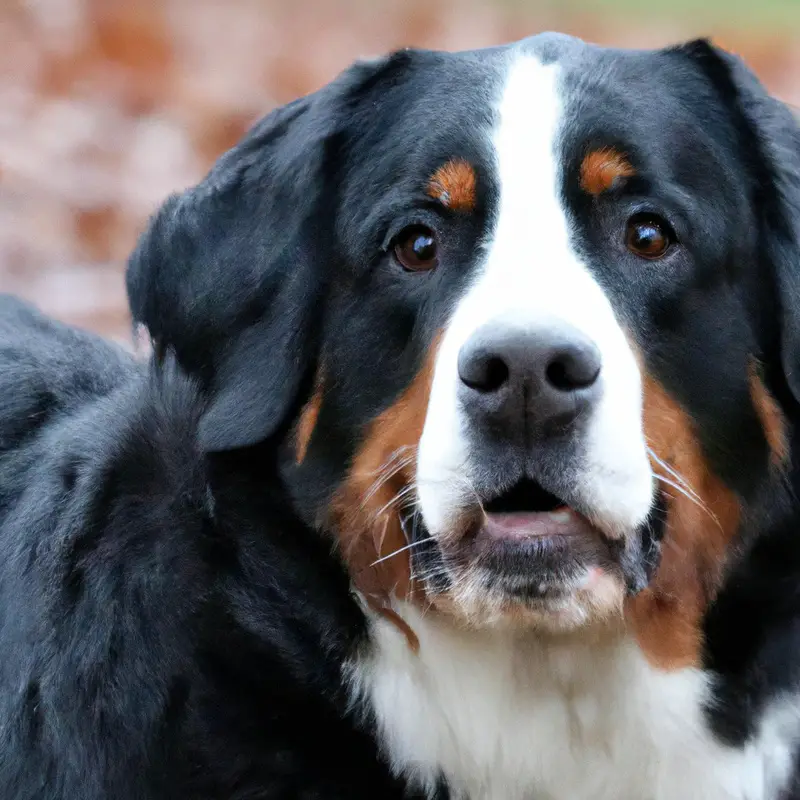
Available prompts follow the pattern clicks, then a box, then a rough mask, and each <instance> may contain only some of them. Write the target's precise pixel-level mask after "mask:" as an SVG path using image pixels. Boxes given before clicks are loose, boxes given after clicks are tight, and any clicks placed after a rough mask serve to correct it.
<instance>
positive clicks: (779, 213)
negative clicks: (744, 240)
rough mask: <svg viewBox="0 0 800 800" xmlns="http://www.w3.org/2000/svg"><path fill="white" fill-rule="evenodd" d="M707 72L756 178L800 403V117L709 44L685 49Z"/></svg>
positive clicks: (787, 361) (764, 243) (786, 357)
mask: <svg viewBox="0 0 800 800" xmlns="http://www.w3.org/2000/svg"><path fill="white" fill-rule="evenodd" d="M680 50H682V51H684V52H685V53H687V54H688V55H689V56H690V57H691V58H693V59H694V60H695V61H696V62H697V63H698V64H699V65H700V66H701V68H702V69H703V70H704V71H705V73H706V75H707V76H708V77H709V79H710V80H711V81H712V83H713V84H714V85H715V87H716V88H717V91H718V92H720V94H721V95H722V96H723V97H724V98H725V99H726V100H727V101H728V103H729V105H730V107H731V110H732V111H733V113H734V114H735V115H737V116H738V119H737V120H736V122H737V123H738V124H737V127H738V128H739V130H740V131H741V136H742V141H741V144H742V150H743V152H744V154H745V157H746V158H748V159H749V163H748V165H747V166H748V167H749V169H750V170H751V172H752V174H753V175H754V178H755V182H754V188H753V191H754V195H755V201H756V206H757V208H758V209H759V211H760V213H761V219H760V223H761V238H760V244H759V246H760V247H761V248H762V252H761V253H760V255H761V256H763V257H764V258H765V259H766V260H767V262H768V263H769V264H770V265H771V267H772V269H773V270H774V275H775V280H776V283H777V290H778V303H779V309H778V312H779V315H780V331H781V362H782V366H783V372H784V375H785V377H786V382H787V384H788V386H789V389H790V390H791V392H792V394H793V395H794V398H795V399H796V400H798V401H800V124H799V123H798V118H797V115H796V113H794V112H792V111H791V110H790V109H789V107H788V106H786V105H785V104H784V103H782V102H780V101H779V100H777V99H776V98H774V97H771V96H770V95H769V94H768V93H767V91H766V89H765V88H764V86H763V85H762V84H761V83H760V81H759V80H758V79H757V78H756V76H755V75H754V74H753V73H752V72H751V71H750V70H749V69H748V68H747V66H746V65H745V64H744V62H743V61H742V60H741V59H740V58H738V57H737V56H735V55H732V54H730V53H727V52H725V51H723V50H720V49H719V48H716V47H714V46H713V45H711V44H710V43H709V42H707V41H705V40H700V41H696V42H691V43H690V44H688V45H685V46H684V47H682V48H680Z"/></svg>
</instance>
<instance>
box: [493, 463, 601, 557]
mask: <svg viewBox="0 0 800 800" xmlns="http://www.w3.org/2000/svg"><path fill="white" fill-rule="evenodd" d="M483 510H484V512H485V517H484V521H483V526H482V533H483V534H484V535H485V536H488V537H490V538H492V539H496V540H506V541H509V540H525V539H532V538H542V537H552V536H574V535H578V534H583V535H586V534H587V533H589V532H590V531H593V528H592V526H591V525H590V523H589V521H588V520H587V519H586V518H585V517H583V516H582V515H580V514H578V513H577V512H576V511H574V510H573V509H572V508H570V507H569V506H568V505H567V504H566V503H565V502H564V501H563V500H562V499H561V498H560V497H558V496H557V495H554V494H553V493H552V492H549V491H548V490H547V489H545V488H544V487H543V486H542V485H541V484H540V483H539V482H538V481H535V480H533V479H532V478H523V479H522V480H520V481H517V483H515V484H514V485H513V486H512V487H511V488H510V489H508V490H506V491H504V492H502V493H501V494H499V495H497V496H496V497H493V498H491V499H490V500H488V501H486V502H485V503H484V504H483Z"/></svg>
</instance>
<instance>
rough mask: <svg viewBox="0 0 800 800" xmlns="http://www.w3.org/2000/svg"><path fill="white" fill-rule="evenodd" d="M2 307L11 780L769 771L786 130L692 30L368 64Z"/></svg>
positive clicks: (140, 785)
mask: <svg viewBox="0 0 800 800" xmlns="http://www.w3.org/2000/svg"><path fill="white" fill-rule="evenodd" d="M128 290H129V296H130V300H131V305H132V309H133V313H134V317H135V319H136V320H137V321H138V322H141V323H143V324H144V325H145V326H146V327H147V329H148V331H149V333H150V335H151V337H152V340H153V343H154V353H155V355H154V356H153V358H152V360H151V363H149V364H147V365H144V364H140V363H136V362H134V361H133V360H132V359H131V358H129V357H128V356H127V355H125V354H123V353H121V352H118V351H117V350H116V349H114V348H113V347H112V346H111V345H108V344H105V343H103V342H102V341H99V340H98V339H96V338H94V337H92V336H90V335H88V334H84V333H80V332H78V331H75V330H71V329H68V328H66V327H64V326H62V325H60V324H57V323H55V322H51V321H49V320H47V319H45V318H44V317H42V316H41V315H39V314H38V313H37V312H35V311H34V310H32V309H30V308H28V307H26V306H24V305H22V304H20V303H18V302H17V301H15V300H12V299H10V298H7V299H4V300H3V301H2V303H1V304H0V648H2V656H1V657H0V797H2V798H3V800H101V798H102V800H166V799H167V798H169V800H178V799H180V800H201V799H202V800H234V798H236V800H245V799H247V800H255V799H256V798H262V799H265V798H298V799H299V798H303V799H304V800H311V799H312V798H317V799H322V798H325V800H345V799H346V800H356V799H357V798H363V799H364V800H367V799H368V800H377V799H378V798H380V799H381V800H384V799H391V798H401V797H415V798H427V799H430V798H452V799H453V800H459V799H462V798H464V799H468V800H779V798H780V800H785V799H786V798H792V797H800V789H798V788H793V787H794V786H795V781H796V777H795V776H796V774H797V769H796V762H797V756H798V750H800V501H798V499H797V497H796V496H795V492H794V489H795V486H796V484H797V483H798V481H797V477H798V475H800V471H798V469H796V468H795V466H794V464H795V463H796V461H797V458H796V457H797V454H798V446H797V444H798V439H797V436H796V434H795V426H794V424H793V423H794V422H795V420H796V419H797V418H798V416H800V414H799V413H798V398H799V397H800V128H798V125H797V124H796V122H795V121H794V120H793V118H792V116H791V114H790V113H789V111H788V110H787V109H786V108H785V107H784V106H783V105H782V104H780V103H779V102H778V101H776V100H774V99H772V98H770V97H769V96H768V94H767V93H766V92H765V91H764V89H763V88H762V87H761V85H760V84H759V83H758V82H757V81H756V79H755V78H754V77H753V76H752V75H751V74H750V73H749V72H748V71H747V69H746V68H745V67H744V66H743V65H742V64H741V63H740V62H739V61H738V60H737V59H736V58H734V57H733V56H730V55H728V54H726V53H723V52H721V51H719V50H717V49H716V48H714V47H713V46H711V45H710V44H708V43H707V42H704V41H699V42H693V43H690V44H687V45H684V46H679V47H675V48H671V49H666V50H658V51H635V52H633V51H620V50H607V49H601V48H598V47H594V46H590V45H587V44H584V43H582V42H579V41H577V40H574V39H570V38H567V37H564V36H557V35H550V34H548V35H542V36H538V37H535V38H532V39H528V40H525V41H523V42H520V43H516V44H512V45H509V46H506V47H499V48H493V49H488V50H482V51H476V52H465V53H438V52H427V51H424V52H423V51H403V52H399V53H396V54H394V55H392V56H390V57H387V58H385V59H381V60H376V61H370V62H363V63H358V64H356V65H355V66H353V67H352V68H351V69H350V70H348V71H347V72H345V73H344V74H343V75H342V76H340V77H339V78H338V79H337V80H335V81H334V82H333V83H331V84H330V85H328V86H326V87H325V88H323V89H322V90H320V91H319V92H317V93H315V94H313V95H311V96H309V97H306V98H303V99H301V100H298V101H296V102H294V103H292V104H290V105H288V106H286V107H284V108H281V109H278V110H277V111H275V112H273V113H272V114H270V115H269V116H268V117H266V118H265V119H264V120H263V121H262V122H260V123H259V124H258V125H257V126H256V127H255V128H254V129H253V130H252V131H251V132H250V133H249V134H248V135H247V136H246V138H245V139H244V140H243V142H242V143H241V144H240V145H238V146H237V147H236V148H234V149H233V150H232V151H230V152H229V153H227V154H226V155H224V156H223V157H222V158H221V159H220V161H219V163H218V164H217V166H216V167H215V168H214V169H213V170H212V172H211V173H210V175H209V176H208V177H207V178H206V179H205V180H204V181H203V182H202V183H201V184H200V185H199V186H198V187H196V188H194V189H191V190H189V191H187V192H186V193H184V194H182V195H180V196H176V197H173V198H171V199H170V200H168V201H167V202H166V204H165V205H164V207H163V208H162V209H161V210H160V211H159V213H158V214H157V215H156V216H155V218H154V219H153V221H152V224H151V226H150V228H149V230H148V232H147V233H146V234H145V235H144V236H143V237H142V239H141V241H140V243H139V246H138V248H137V250H136V252H135V254H134V255H133V258H132V260H131V263H130V267H129V273H128Z"/></svg>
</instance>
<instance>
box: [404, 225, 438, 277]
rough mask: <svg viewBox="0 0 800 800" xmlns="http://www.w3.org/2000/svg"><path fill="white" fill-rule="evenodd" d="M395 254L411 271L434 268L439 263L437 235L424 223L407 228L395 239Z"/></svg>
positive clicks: (423, 270)
mask: <svg viewBox="0 0 800 800" xmlns="http://www.w3.org/2000/svg"><path fill="white" fill-rule="evenodd" d="M394 256H395V258H396V259H397V260H398V261H399V262H400V265H401V266H402V267H403V269H406V270H408V271H409V272H425V271H427V270H431V269H434V268H435V267H436V266H437V264H438V256H437V246H436V236H435V235H434V233H433V231H432V230H431V229H430V228H426V227H425V226H424V225H414V226H412V227H410V228H406V229H405V230H403V231H401V232H400V235H399V236H398V237H397V239H395V242H394Z"/></svg>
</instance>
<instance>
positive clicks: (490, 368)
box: [475, 358, 509, 392]
mask: <svg viewBox="0 0 800 800" xmlns="http://www.w3.org/2000/svg"><path fill="white" fill-rule="evenodd" d="M508 375H509V373H508V365H507V364H506V362H505V361H503V359H502V358H489V359H487V364H486V369H485V375H484V381H483V384H482V385H481V386H477V387H475V388H477V389H482V390H483V391H484V392H496V391H497V390H498V389H499V388H500V387H501V386H502V385H503V384H504V383H505V382H506V381H507V380H508Z"/></svg>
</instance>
